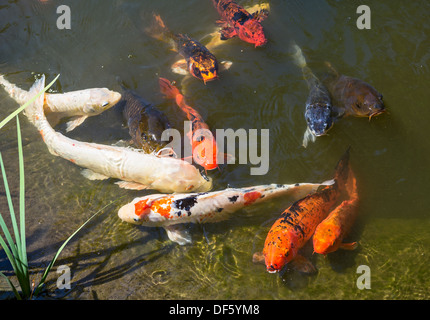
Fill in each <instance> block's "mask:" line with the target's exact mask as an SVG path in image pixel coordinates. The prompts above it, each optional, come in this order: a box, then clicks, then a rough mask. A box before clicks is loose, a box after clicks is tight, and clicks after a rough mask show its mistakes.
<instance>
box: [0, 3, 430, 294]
mask: <svg viewBox="0 0 430 320" xmlns="http://www.w3.org/2000/svg"><path fill="white" fill-rule="evenodd" d="M238 2H239V3H240V4H242V5H247V6H251V5H254V4H256V3H262V2H263V1H238ZM269 3H270V8H271V11H270V15H269V16H268V18H267V19H266V20H265V21H263V23H262V24H263V26H264V28H265V32H266V34H267V37H268V39H269V41H268V44H267V45H266V46H265V47H262V48H255V47H254V46H253V45H251V44H247V43H245V42H243V41H241V40H239V39H237V38H235V39H231V40H228V41H226V42H225V43H223V44H222V45H220V46H219V47H217V48H216V49H214V50H213V53H214V54H215V55H216V56H217V58H218V59H219V60H229V61H232V62H233V65H232V67H231V68H230V70H228V71H224V72H222V74H221V77H220V79H219V80H216V81H212V82H208V83H207V84H206V85H204V84H203V83H202V82H201V81H199V80H197V79H191V80H189V81H187V82H186V87H184V88H181V87H180V89H184V90H185V89H186V94H187V101H188V102H189V104H190V105H192V106H193V107H195V108H196V109H197V110H198V111H199V112H200V113H201V114H202V116H203V117H204V118H205V120H206V122H207V123H208V125H209V126H210V128H211V129H212V130H215V129H227V128H232V129H234V130H236V129H238V128H244V129H246V130H249V129H258V130H261V129H269V130H270V140H269V154H268V156H269V157H270V167H269V171H268V172H267V174H265V175H260V176H258V175H251V174H250V168H251V167H253V166H254V165H252V164H251V163H248V164H238V163H237V164H232V165H227V166H224V167H223V168H222V170H220V171H210V172H209V175H210V176H211V177H212V179H213V182H214V183H213V189H214V190H220V189H224V188H226V187H227V186H232V187H242V186H251V185H259V184H267V183H296V182H318V181H324V180H327V179H330V178H331V177H332V176H333V173H334V167H335V165H336V163H337V161H338V159H339V158H340V157H341V155H342V154H343V153H344V152H345V150H346V149H347V148H348V147H349V146H351V166H352V168H353V169H354V171H355V173H356V176H357V182H358V188H359V195H360V207H359V219H358V221H357V222H356V223H355V225H354V227H353V230H352V232H351V234H350V235H349V239H351V240H352V241H358V242H359V246H358V248H357V249H356V250H355V251H337V252H335V253H332V254H330V255H328V256H327V257H325V258H324V257H323V256H318V255H316V254H314V255H312V248H305V254H306V255H307V257H309V258H310V259H311V261H312V262H313V263H314V265H315V266H316V268H317V269H318V272H317V273H316V274H314V275H311V276H309V275H303V274H300V273H298V272H296V271H294V270H290V269H288V268H287V269H285V270H283V272H281V273H278V274H269V273H268V272H267V271H266V270H265V267H264V266H263V265H255V264H253V263H252V255H253V253H254V252H256V251H261V250H262V247H263V244H264V240H265V237H266V234H267V232H268V230H269V228H270V226H271V225H272V223H273V222H274V220H275V219H276V218H277V217H278V216H279V214H280V213H281V212H282V211H283V210H284V209H285V208H287V207H288V206H289V205H290V204H291V203H292V199H290V198H285V199H278V200H276V201H271V202H268V203H265V204H262V205H258V206H255V207H252V208H249V209H247V210H240V211H238V212H237V213H235V214H234V215H233V216H232V217H231V218H230V219H229V220H226V221H222V222H218V223H214V224H206V225H190V226H189V230H190V233H191V235H192V238H193V243H192V244H191V245H186V246H179V245H177V244H176V243H173V242H171V241H170V240H169V239H168V238H167V235H166V233H165V231H164V230H163V229H161V228H149V227H141V226H135V225H131V224H127V223H125V222H122V221H121V220H120V219H119V218H118V216H117V212H118V209H119V208H120V207H121V206H122V205H123V204H125V203H127V202H129V201H131V200H132V199H133V198H135V197H137V196H143V195H146V194H150V193H154V192H155V191H153V190H144V191H130V190H124V189H120V188H119V187H118V186H117V185H116V184H114V182H115V181H114V180H113V179H109V180H104V181H89V180H87V179H86V178H84V177H83V176H82V175H81V174H80V171H81V168H79V167H77V166H75V165H74V164H73V163H71V162H68V161H66V160H64V159H61V158H59V157H54V156H53V155H51V154H50V153H49V152H48V149H47V148H46V146H45V144H44V142H43V141H42V139H41V136H40V135H39V133H38V132H37V130H35V128H34V127H33V126H32V125H31V124H30V123H29V122H28V121H27V119H26V118H25V117H24V116H23V115H21V116H20V119H21V126H22V134H23V139H24V157H25V173H26V209H27V219H26V222H27V229H26V230H27V236H28V239H27V244H28V252H29V254H28V260H29V263H30V267H31V270H32V277H33V278H35V279H36V281H37V279H39V278H40V276H41V272H42V269H43V268H44V267H46V265H47V264H48V263H49V261H50V260H51V258H52V257H53V255H54V254H55V252H56V250H57V248H58V247H59V246H60V245H61V244H62V242H63V241H64V240H65V239H66V238H67V237H68V236H69V235H70V234H71V233H73V232H74V231H75V230H76V229H77V228H78V227H79V226H80V225H81V224H82V223H83V222H85V221H86V220H87V219H88V218H89V217H90V216H91V215H92V214H93V213H95V212H97V211H98V210H100V209H101V208H103V207H104V206H105V205H107V204H108V203H110V202H111V201H113V200H117V199H120V198H121V199H120V200H118V201H117V202H115V203H114V204H112V205H110V206H109V207H107V208H106V209H104V210H103V212H102V213H101V214H100V215H98V216H97V217H96V218H95V219H94V220H92V221H91V222H90V224H89V225H87V226H86V227H85V228H84V229H83V230H82V231H81V232H80V233H79V234H78V235H77V237H76V238H74V240H73V241H72V242H71V243H70V244H69V245H68V246H66V248H65V249H64V251H63V252H62V254H61V255H60V257H59V260H58V261H57V263H56V265H57V266H60V265H66V266H68V267H70V270H71V275H72V279H71V280H72V283H71V290H61V289H58V288H57V285H56V280H57V277H58V274H57V273H56V272H55V270H54V271H53V272H52V273H51V275H50V276H49V277H48V282H47V287H46V289H47V290H46V293H45V294H44V296H43V297H44V298H47V299H49V298H62V299H84V300H87V299H88V300H91V299H428V298H430V289H429V288H430V270H429V268H428V266H429V264H430V251H429V247H430V232H429V230H430V214H429V209H428V208H429V207H430V197H429V196H428V190H429V187H428V182H429V181H430V176H429V172H430V171H429V170H428V163H429V160H430V142H429V140H427V135H428V132H427V126H428V119H430V108H428V100H429V94H428V84H429V80H430V69H429V68H430V52H429V44H430V42H429V35H430V25H429V19H428V18H429V14H430V3H429V2H428V1H426V0H419V1H412V2H411V1H409V2H406V1H400V0H396V1H393V0H390V1H388V0H384V1H372V2H369V4H368V5H369V7H370V9H371V19H372V20H371V21H372V24H371V29H370V30H366V29H365V30H360V29H358V28H357V25H356V20H357V18H358V17H359V14H357V13H356V11H357V6H358V4H359V2H353V1H335V0H312V1H311V0H306V1H298V0H292V1H282V0H273V1H269ZM60 5H68V6H69V7H70V10H71V29H64V30H60V29H58V28H57V25H56V22H57V18H58V17H59V16H60V14H57V12H56V10H57V7H58V6H60ZM152 12H157V13H159V14H160V15H161V17H162V18H163V20H164V21H165V23H166V24H167V26H168V27H169V28H170V29H171V30H172V31H174V32H182V33H187V34H189V35H190V36H192V37H193V38H195V39H199V40H200V39H202V40H201V41H202V43H203V44H205V41H207V39H208V38H207V37H205V36H206V35H207V34H210V33H212V32H214V30H215V28H216V26H215V24H214V23H215V21H216V20H218V19H219V16H218V13H217V12H216V10H215V9H214V7H213V5H212V3H211V1H202V0H187V1H172V0H159V1H149V0H144V1H143V0H128V1H127V0H105V1H88V0H87V1H82V0H81V1H76V0H74V1H71V0H61V1H53V0H47V1H35V0H31V1H30V0H9V1H7V0H2V1H1V3H0V43H1V44H0V73H1V74H4V75H5V76H6V78H7V79H8V80H9V81H10V82H12V83H16V84H17V85H18V86H20V87H22V88H24V89H28V88H29V87H30V86H31V85H32V83H33V82H34V80H35V78H37V77H38V76H39V75H41V74H45V75H46V77H47V82H50V81H51V80H52V79H53V78H54V77H55V76H56V75H57V74H61V76H60V78H59V80H58V81H57V82H56V83H55V84H54V85H53V87H52V89H51V90H50V91H51V92H67V91H73V90H79V89H85V88H93V87H107V88H110V89H112V90H116V91H121V88H120V85H119V83H118V79H121V80H122V81H124V82H125V83H126V84H127V85H128V86H129V87H130V88H132V89H134V90H135V91H137V92H138V93H139V94H140V95H141V96H142V97H144V98H145V99H146V100H148V101H150V102H152V103H153V104H154V105H155V106H157V107H158V108H159V109H160V110H162V111H163V112H164V113H166V114H167V115H168V117H169V119H170V120H171V121H172V122H173V123H174V126H175V127H177V128H178V129H180V128H182V124H181V123H182V122H183V121H184V120H185V119H184V117H183V115H182V114H181V112H180V111H179V109H178V108H177V106H176V105H174V103H173V102H171V101H166V100H165V99H164V98H163V97H162V96H161V94H160V93H159V88H158V76H163V77H166V78H168V79H169V80H175V81H177V83H178V84H179V86H180V84H181V81H182V79H183V76H181V75H177V74H174V73H172V72H171V70H170V67H171V65H172V64H173V63H174V62H175V61H177V60H178V55H177V54H176V53H175V52H173V51H172V50H170V47H169V45H168V44H166V43H164V42H161V41H159V40H156V39H154V38H151V37H149V36H148V35H147V34H145V32H144V31H143V30H144V28H145V27H146V26H148V24H149V23H150V18H151V14H152ZM291 40H294V41H295V42H296V43H297V44H298V45H299V46H300V47H301V48H302V50H303V52H304V54H305V56H306V58H307V60H308V64H309V66H310V67H311V68H312V70H313V71H314V73H315V74H317V75H319V76H321V75H323V74H324V72H327V68H326V67H325V64H324V63H325V62H326V61H330V62H331V63H332V64H333V65H334V66H335V67H336V69H337V70H338V71H339V72H340V73H342V74H346V75H350V76H354V77H357V78H360V79H363V80H365V81H367V82H369V83H371V84H372V85H373V86H374V87H375V88H377V90H378V91H380V92H381V93H382V94H383V95H384V101H385V104H386V107H387V110H388V112H387V113H384V114H382V115H379V116H377V117H374V118H372V120H371V121H370V122H369V121H368V120H367V119H366V118H353V117H349V118H344V119H342V120H340V121H338V122H337V123H336V124H335V125H334V127H333V128H332V129H331V130H330V131H329V135H327V136H323V137H320V138H318V139H317V141H316V142H315V143H311V144H309V146H308V147H307V148H303V147H302V146H301V144H302V139H303V133H304V131H305V129H306V123H305V119H304V106H305V101H306V98H307V95H308V88H307V85H306V82H305V81H304V79H303V76H302V73H301V70H300V69H299V68H297V67H296V65H295V64H294V63H293V60H292V58H291V56H290V55H289V54H288V50H289V43H290V41H291ZM184 86H185V84H184ZM426 106H427V107H426ZM17 107H18V105H17V104H16V103H15V102H14V101H13V100H11V99H10V98H9V97H8V95H7V93H6V92H5V91H4V90H0V119H3V118H5V117H6V116H7V115H8V114H9V113H11V112H12V111H14V110H15V109H16V108H17ZM426 108H427V109H426ZM56 130H58V131H60V132H62V133H63V134H65V135H67V136H69V137H71V138H73V139H76V140H80V141H90V142H97V143H104V144H113V143H115V142H116V141H118V140H120V139H128V131H127V128H125V127H124V125H123V122H122V119H121V115H120V114H119V113H118V112H116V111H115V109H110V110H108V111H106V112H104V113H102V114H101V115H99V116H97V117H92V118H90V119H88V120H86V121H85V122H84V123H83V124H82V125H81V126H80V127H78V128H77V129H75V130H74V131H72V132H69V133H66V132H65V125H64V124H61V125H59V126H57V127H56ZM0 151H1V153H2V156H3V159H4V161H5V163H6V170H7V172H8V179H9V181H10V184H11V188H12V192H13V200H15V202H17V199H18V198H17V197H18V165H17V159H18V158H17V157H18V154H17V147H16V124H15V121H14V120H13V121H11V122H10V123H9V124H8V125H7V126H5V127H4V128H2V129H1V130H0ZM0 210H1V213H2V214H3V215H4V216H7V212H8V209H7V203H6V200H5V196H4V189H3V187H2V188H1V189H0ZM361 265H365V266H368V267H369V268H370V271H371V278H370V279H371V288H370V289H364V290H360V289H358V287H357V285H356V283H357V279H358V277H359V276H360V274H359V273H357V268H358V267H359V266H361ZM0 271H3V272H5V273H6V274H7V275H12V271H11V267H10V265H9V264H8V262H7V261H6V259H5V254H4V252H3V251H1V252H0ZM12 279H13V277H12ZM6 291H8V288H7V284H6V283H5V282H4V280H3V279H1V280H0V293H1V294H0V296H1V297H2V298H5V297H8V296H9V294H8V293H7V292H6Z"/></svg>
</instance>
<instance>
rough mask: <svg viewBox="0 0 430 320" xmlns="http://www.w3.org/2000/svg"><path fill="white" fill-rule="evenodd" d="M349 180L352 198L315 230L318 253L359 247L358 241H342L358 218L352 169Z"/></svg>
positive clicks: (355, 185) (349, 191)
mask: <svg viewBox="0 0 430 320" xmlns="http://www.w3.org/2000/svg"><path fill="white" fill-rule="evenodd" d="M348 180H350V181H351V184H352V186H350V189H351V190H348V193H349V196H350V199H348V200H345V201H343V202H342V203H341V204H340V205H339V206H338V207H336V209H335V210H333V211H332V212H331V213H330V214H329V216H328V217H327V218H326V219H324V220H323V221H322V222H321V223H320V224H319V225H318V226H317V228H316V230H315V234H314V236H313V246H314V252H316V253H320V254H327V253H330V252H334V251H336V250H337V249H339V248H342V249H346V250H353V249H355V248H356V247H357V243H356V242H352V243H342V240H343V239H344V237H345V236H346V235H347V234H348V232H349V231H350V229H351V227H352V225H353V223H354V221H355V219H356V216H357V206H358V193H357V184H356V179H355V176H354V173H353V172H352V170H350V171H349V177H348Z"/></svg>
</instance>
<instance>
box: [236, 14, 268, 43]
mask: <svg viewBox="0 0 430 320" xmlns="http://www.w3.org/2000/svg"><path fill="white" fill-rule="evenodd" d="M238 36H239V38H240V39H242V40H243V41H246V42H248V43H252V44H254V45H255V47H261V46H263V45H265V44H266V43H267V38H266V35H265V34H264V30H263V26H262V25H261V24H260V23H259V22H258V21H257V20H256V19H248V20H246V21H245V22H244V23H243V25H241V27H240V28H239V31H238Z"/></svg>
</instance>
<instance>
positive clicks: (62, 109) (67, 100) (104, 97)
mask: <svg viewBox="0 0 430 320" xmlns="http://www.w3.org/2000/svg"><path fill="white" fill-rule="evenodd" d="M0 84H1V85H2V86H3V87H4V88H5V90H6V91H7V92H8V93H9V95H10V97H11V98H12V99H14V100H15V101H16V102H17V103H18V104H20V105H23V104H24V103H25V102H27V101H28V100H30V99H31V98H32V97H31V96H30V95H29V91H26V90H23V89H21V88H18V87H17V86H16V85H14V84H12V83H10V82H9V81H7V80H6V79H5V78H4V76H2V75H0ZM120 99H121V94H120V93H118V92H115V91H112V90H109V89H107V88H90V89H84V90H78V91H71V92H65V93H45V95H44V111H45V114H46V116H47V118H48V120H49V122H50V123H51V125H52V126H53V127H55V126H56V125H57V124H58V122H59V121H60V119H62V118H66V117H71V119H70V120H69V121H68V122H67V127H66V131H72V130H73V129H75V128H76V127H77V126H79V125H81V124H82V123H83V122H84V121H85V119H87V118H88V117H92V116H96V115H99V114H100V113H102V112H103V111H106V110H108V109H109V108H111V107H113V106H114V105H115V104H116V103H117V102H118V101H119V100H120Z"/></svg>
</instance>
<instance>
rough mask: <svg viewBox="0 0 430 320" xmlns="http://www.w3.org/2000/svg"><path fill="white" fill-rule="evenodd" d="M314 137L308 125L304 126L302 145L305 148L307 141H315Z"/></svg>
mask: <svg viewBox="0 0 430 320" xmlns="http://www.w3.org/2000/svg"><path fill="white" fill-rule="evenodd" d="M316 139H317V138H316V137H315V135H314V134H313V133H312V132H311V130H310V129H309V127H307V128H306V131H305V134H304V136H303V142H302V146H303V147H304V148H306V147H307V146H308V142H309V141H312V142H315V141H316Z"/></svg>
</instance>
